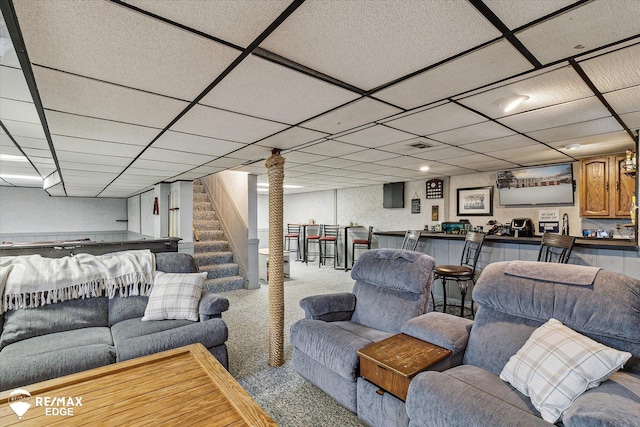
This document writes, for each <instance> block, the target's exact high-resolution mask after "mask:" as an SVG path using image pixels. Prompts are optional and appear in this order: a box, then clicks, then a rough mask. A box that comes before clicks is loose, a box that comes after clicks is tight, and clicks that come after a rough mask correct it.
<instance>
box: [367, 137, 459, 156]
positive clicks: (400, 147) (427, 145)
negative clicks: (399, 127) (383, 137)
mask: <svg viewBox="0 0 640 427" xmlns="http://www.w3.org/2000/svg"><path fill="white" fill-rule="evenodd" d="M438 147H440V148H442V147H446V145H445V144H443V143H441V142H439V141H435V140H433V139H429V138H424V137H420V138H413V139H409V140H407V141H402V142H396V143H394V144H389V145H383V146H381V147H378V148H377V149H378V150H382V151H388V152H390V153H394V154H401V155H406V156H410V155H412V154H416V153H422V152H424V151H425V150H430V149H435V148H438Z"/></svg>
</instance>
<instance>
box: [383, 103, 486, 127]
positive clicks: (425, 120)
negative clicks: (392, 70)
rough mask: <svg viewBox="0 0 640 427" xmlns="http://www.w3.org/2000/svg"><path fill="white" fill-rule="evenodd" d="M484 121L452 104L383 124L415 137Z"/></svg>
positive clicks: (480, 117) (478, 116) (482, 118)
mask: <svg viewBox="0 0 640 427" xmlns="http://www.w3.org/2000/svg"><path fill="white" fill-rule="evenodd" d="M485 120H486V119H485V118H484V117H482V116H480V115H478V114H476V113H473V112H471V111H469V110H467V109H465V108H463V107H460V106H458V105H455V104H454V103H447V104H445V105H442V106H438V107H435V108H430V109H427V110H423V111H420V112H419V113H416V114H412V115H409V116H404V117H401V118H399V119H394V120H390V121H388V122H385V124H386V125H388V126H391V127H393V128H396V129H400V130H404V131H407V132H411V133H414V134H416V135H431V134H434V133H438V132H443V131H446V130H450V129H456V128H460V127H463V126H468V125H472V124H475V123H480V122H484V121H485Z"/></svg>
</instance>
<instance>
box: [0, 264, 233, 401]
mask: <svg viewBox="0 0 640 427" xmlns="http://www.w3.org/2000/svg"><path fill="white" fill-rule="evenodd" d="M155 261H156V269H157V270H158V271H163V272H166V273H195V272H197V271H198V266H197V265H196V263H195V260H194V259H193V257H192V256H190V255H188V254H183V253H177V252H167V253H158V254H156V256H155ZM147 301H148V297H145V296H128V297H126V298H121V297H119V296H116V297H115V298H111V299H109V298H108V297H94V298H86V299H75V300H68V301H64V302H58V303H54V304H48V305H43V306H41V307H37V308H28V309H18V310H10V311H7V312H6V313H4V315H1V316H0V326H1V327H2V333H1V335H0V390H9V389H13V388H16V387H21V386H24V385H27V384H31V383H35V382H39V381H44V380H48V379H52V378H56V377H59V376H63V375H68V374H71V373H75V372H80V371H83V370H87V369H92V368H96V367H99V366H103V365H107V364H110V363H115V362H120V361H123V360H127V359H131V358H135V357H140V356H144V355H147V354H152V353H156V352H160V351H164V350H168V349H172V348H177V347H181V346H185V345H188V344H193V343H196V342H199V343H202V344H203V345H204V346H205V347H206V348H207V349H208V350H209V351H210V352H211V354H213V355H214V356H215V357H216V358H217V359H218V360H219V361H220V363H222V365H224V366H225V367H226V368H228V360H227V347H226V345H225V342H226V340H227V336H228V331H227V326H226V324H225V323H224V321H223V320H222V318H221V313H222V312H224V311H226V310H227V309H228V308H229V301H228V300H227V299H226V298H224V297H221V296H219V295H216V294H213V293H210V292H206V291H203V292H202V297H201V300H200V303H199V307H198V309H199V317H200V319H199V321H197V322H193V321H189V320H158V321H144V322H143V321H141V318H142V317H143V315H144V312H145V308H146V306H147Z"/></svg>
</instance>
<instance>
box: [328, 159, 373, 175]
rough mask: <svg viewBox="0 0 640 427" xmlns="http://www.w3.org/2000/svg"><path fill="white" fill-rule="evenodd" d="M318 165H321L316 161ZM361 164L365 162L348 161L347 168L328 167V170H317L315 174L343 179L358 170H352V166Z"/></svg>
mask: <svg viewBox="0 0 640 427" xmlns="http://www.w3.org/2000/svg"><path fill="white" fill-rule="evenodd" d="M336 160H340V159H336ZM317 164H318V165H320V166H322V164H321V163H317ZM362 164H366V163H357V162H349V163H348V169H330V170H328V171H323V172H319V173H318V174H317V175H321V176H323V177H324V176H332V177H336V178H338V179H343V178H345V177H348V176H349V175H355V174H357V173H358V172H361V171H358V170H354V169H353V168H354V166H357V165H362ZM341 167H347V166H341Z"/></svg>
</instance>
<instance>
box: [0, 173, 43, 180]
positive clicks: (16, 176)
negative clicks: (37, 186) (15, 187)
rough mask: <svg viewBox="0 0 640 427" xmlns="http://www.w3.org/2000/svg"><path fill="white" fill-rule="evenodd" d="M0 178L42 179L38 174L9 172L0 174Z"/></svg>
mask: <svg viewBox="0 0 640 427" xmlns="http://www.w3.org/2000/svg"><path fill="white" fill-rule="evenodd" d="M0 178H2V179H9V180H11V179H25V180H28V181H42V178H40V177H39V176H33V175H9V174H0Z"/></svg>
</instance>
